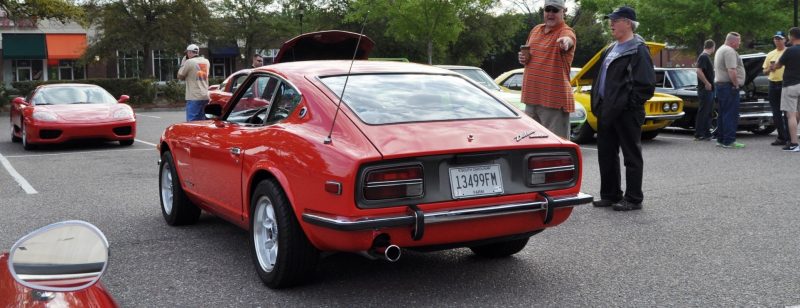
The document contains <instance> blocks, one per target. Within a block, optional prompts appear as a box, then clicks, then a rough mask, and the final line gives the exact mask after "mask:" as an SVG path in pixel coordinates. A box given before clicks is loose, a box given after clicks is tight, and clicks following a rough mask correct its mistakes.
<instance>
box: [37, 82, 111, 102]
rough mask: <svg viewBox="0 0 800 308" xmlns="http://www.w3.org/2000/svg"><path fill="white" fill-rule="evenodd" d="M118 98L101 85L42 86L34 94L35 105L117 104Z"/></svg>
mask: <svg viewBox="0 0 800 308" xmlns="http://www.w3.org/2000/svg"><path fill="white" fill-rule="evenodd" d="M116 103H117V100H116V99H114V97H113V96H111V94H109V93H108V92H106V90H105V89H103V88H101V87H86V86H76V87H51V88H42V89H40V90H39V91H37V92H36V95H34V96H33V104H34V105H70V104H116Z"/></svg>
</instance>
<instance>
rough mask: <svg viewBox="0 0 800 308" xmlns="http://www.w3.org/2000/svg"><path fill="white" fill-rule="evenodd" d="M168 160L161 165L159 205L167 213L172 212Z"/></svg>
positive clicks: (170, 177)
mask: <svg viewBox="0 0 800 308" xmlns="http://www.w3.org/2000/svg"><path fill="white" fill-rule="evenodd" d="M170 169H171V168H170V166H169V163H168V162H164V164H163V165H162V166H161V207H163V208H164V212H165V213H167V215H170V214H172V172H170Z"/></svg>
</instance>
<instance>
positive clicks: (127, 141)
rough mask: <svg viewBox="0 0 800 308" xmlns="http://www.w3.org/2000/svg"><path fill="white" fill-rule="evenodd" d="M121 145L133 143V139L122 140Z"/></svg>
mask: <svg viewBox="0 0 800 308" xmlns="http://www.w3.org/2000/svg"><path fill="white" fill-rule="evenodd" d="M119 145H121V146H129V145H133V139H131V140H120V141H119Z"/></svg>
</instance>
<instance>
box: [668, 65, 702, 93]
mask: <svg viewBox="0 0 800 308" xmlns="http://www.w3.org/2000/svg"><path fill="white" fill-rule="evenodd" d="M669 78H670V79H671V80H672V85H673V86H674V87H675V88H676V89H682V88H690V87H697V72H696V71H695V70H693V69H688V70H672V71H670V76H669Z"/></svg>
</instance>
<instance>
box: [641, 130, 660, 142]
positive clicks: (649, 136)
mask: <svg viewBox="0 0 800 308" xmlns="http://www.w3.org/2000/svg"><path fill="white" fill-rule="evenodd" d="M660 132H661V130H660V129H659V130H651V131H649V132H642V140H653V139H656V136H658V133H660Z"/></svg>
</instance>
